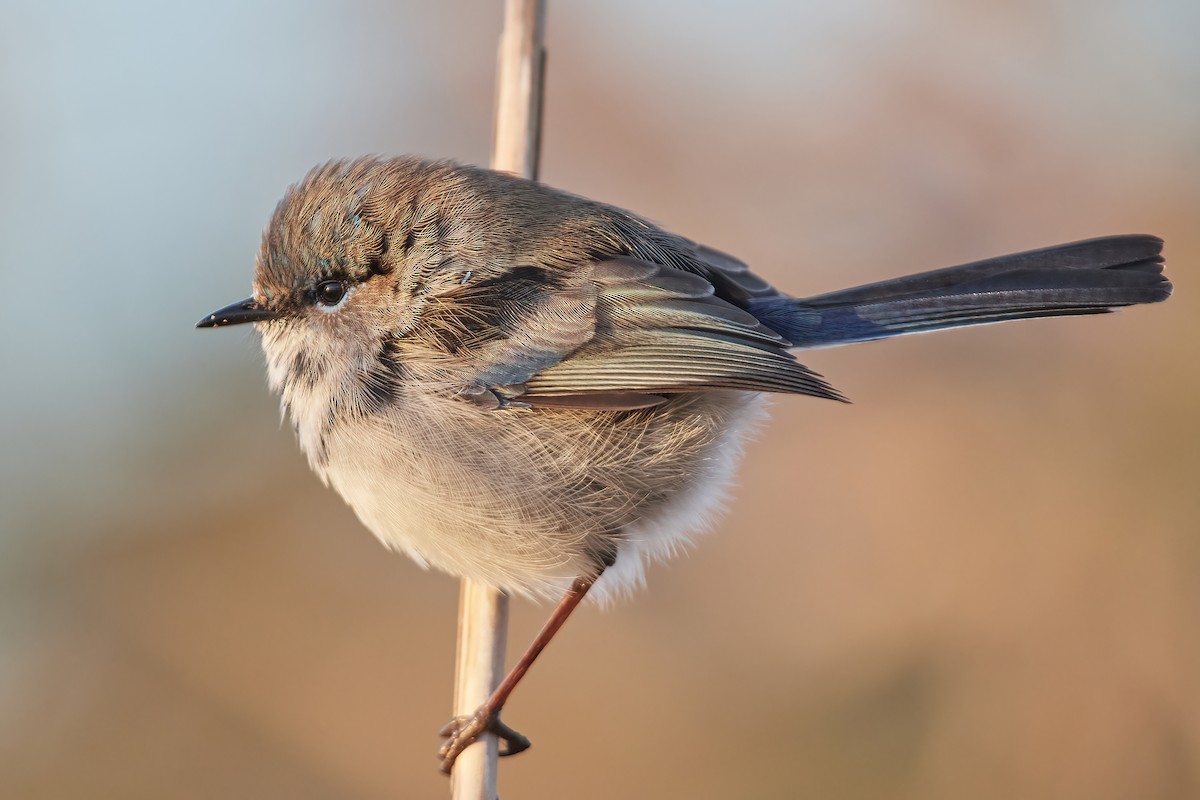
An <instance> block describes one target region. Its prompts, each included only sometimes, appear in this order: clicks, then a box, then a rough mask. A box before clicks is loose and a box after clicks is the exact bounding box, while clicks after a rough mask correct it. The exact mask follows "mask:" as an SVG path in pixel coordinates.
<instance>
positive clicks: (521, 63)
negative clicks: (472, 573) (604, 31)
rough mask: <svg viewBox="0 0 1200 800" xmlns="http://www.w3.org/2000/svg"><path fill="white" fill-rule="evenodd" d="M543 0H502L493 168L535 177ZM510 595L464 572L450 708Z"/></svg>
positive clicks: (495, 635) (489, 664)
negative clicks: (472, 579) (475, 579)
mask: <svg viewBox="0 0 1200 800" xmlns="http://www.w3.org/2000/svg"><path fill="white" fill-rule="evenodd" d="M545 19H546V0H506V2H505V6H504V30H503V32H502V33H501V35H500V50H499V55H498V64H497V77H496V126H495V132H494V139H493V143H492V168H493V169H498V170H503V171H505V172H512V173H515V174H517V175H522V176H524V177H526V178H536V177H537V172H538V155H539V150H540V145H541V116H542V84H543V76H544V67H545V63H546V51H545V48H544V47H543V39H544V36H545ZM507 637H508V596H507V595H505V594H503V593H501V592H497V591H495V590H493V589H490V588H488V587H486V586H481V585H479V584H477V583H475V582H473V581H470V580H467V579H463V582H462V591H461V593H460V595H459V608H458V657H457V663H456V668H455V681H454V713H455V715H462V716H465V715H469V714H472V713H474V711H475V709H476V708H478V707H479V706H480V705H482V704H483V702H484V701H485V700H487V698H488V696H489V695H490V694H491V693H492V690H493V689H495V688H496V687H497V686H498V685H499V684H500V681H501V680H503V678H504V649H505V642H506V640H507ZM497 752H498V743H497V741H496V737H495V736H494V735H492V734H485V735H484V736H481V737H480V739H479V741H477V742H476V743H475V744H473V745H471V746H470V747H468V748H467V749H466V750H464V751H463V753H462V754H461V755H460V756H459V757H458V761H457V762H455V765H454V772H453V774H452V775H451V776H450V791H451V796H452V797H453V799H454V800H496V797H497V794H496V772H497Z"/></svg>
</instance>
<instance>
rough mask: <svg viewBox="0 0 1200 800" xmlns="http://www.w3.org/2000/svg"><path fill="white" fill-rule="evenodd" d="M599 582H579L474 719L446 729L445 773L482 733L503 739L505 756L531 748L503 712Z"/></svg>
mask: <svg viewBox="0 0 1200 800" xmlns="http://www.w3.org/2000/svg"><path fill="white" fill-rule="evenodd" d="M595 582H596V578H595V577H590V578H576V579H575V582H574V583H572V584H571V588H570V589H568V590H567V593H566V595H565V596H563V599H562V600H560V601H559V603H558V605H557V606H556V607H555V608H554V612H553V613H552V614H551V615H550V619H548V620H546V624H545V625H544V626H542V629H541V631H539V632H538V635H537V636H536V637H535V638H534V640H533V644H531V645H529V649H528V650H526V651H525V655H523V656H521V659H520V660H519V661H517V664H516V666H514V667H513V668H512V671H510V672H509V673H508V675H507V676H505V678H504V680H503V681H501V682H500V685H499V686H497V687H496V691H494V692H492V695H491V697H489V698H488V699H487V701H486V702H485V703H484V704H483V705H481V706H480V707H479V708H478V709H477V710H476V711H475V713H474V714H472V715H471V716H469V717H456V718H455V719H453V720H451V721H450V723H449V724H448V725H446V727H444V728H442V730H441V731H440V733H441V735H442V736H445V737H447V739H446V742H445V744H443V745H442V747H441V749H440V750H438V758H440V759H442V772H444V773H446V774H447V775H449V774H450V770H451V769H453V768H454V762H455V760H456V759H457V758H458V754H459V753H461V752H462V751H463V750H466V749H467V747H468V746H469V745H470V744H471V743H472V742H474V741H475V740H476V739H477V738H479V735H480V734H482V733H494V734H496V735H497V736H498V737H499V738H500V740H501V741H502V742H503V743H504V745H505V747H504V749H503V750H501V751H500V755H502V756H511V755H515V754H516V753H519V752H521V751H522V750H525V749H527V748H528V747H529V740H528V739H526V738H525V737H524V736H522V735H521V734H519V733H517V732H516V731H514V730H513V729H512V728H510V727H508V726H507V725H505V724H504V723H503V722H501V721H500V709H502V708H504V704H505V703H506V702H508V696H509V695H510V694H512V690H513V689H515V688H517V684H518V683H520V682H521V678H523V677H525V673H526V672H528V671H529V667H530V666H531V665H532V664H533V662H534V660H536V659H537V657H538V656H539V655H540V654H541V652H542V651H543V650H545V649H546V645H548V644H550V640H551V639H553V638H554V634H556V633H558V629H559V628H561V627H562V626H563V623H564V622H566V621H567V617H569V616H571V612H572V611H574V610H575V607H576V606H577V605H579V602H580V601H581V600H583V596H584V595H585V594H587V592H588V589H591V588H592V585H593V584H594V583H595Z"/></svg>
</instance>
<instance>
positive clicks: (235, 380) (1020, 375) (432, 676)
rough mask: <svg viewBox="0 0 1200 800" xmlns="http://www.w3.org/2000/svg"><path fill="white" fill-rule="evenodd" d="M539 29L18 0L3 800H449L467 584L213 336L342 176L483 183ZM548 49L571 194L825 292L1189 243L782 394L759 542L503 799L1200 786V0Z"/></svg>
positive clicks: (771, 27) (648, 644)
mask: <svg viewBox="0 0 1200 800" xmlns="http://www.w3.org/2000/svg"><path fill="white" fill-rule="evenodd" d="M500 22H501V10H500V4H499V3H470V2H465V0H454V1H453V2H442V3H437V4H433V3H416V2H369V1H364V2H353V3H340V2H312V1H310V2H288V3H283V2H274V3H269V2H241V0H238V2H233V0H215V1H214V2H210V3H204V4H201V3H191V4H187V5H184V4H166V5H164V4H160V3H156V2H149V0H146V1H145V2H134V1H133V0H125V1H124V2H117V3H106V4H96V3H87V2H82V0H80V1H78V2H71V0H49V1H48V2H43V3H38V4H32V3H18V2H7V3H4V4H3V6H2V7H0V173H2V174H3V176H4V177H3V180H2V181H0V275H2V283H0V285H3V286H4V287H5V288H6V290H7V289H11V290H12V292H11V293H9V294H8V295H6V298H7V299H6V301H5V303H4V306H5V308H4V311H3V313H2V314H0V358H2V364H3V372H4V381H3V384H4V389H3V391H2V392H0V435H2V440H0V441H2V443H3V444H2V445H0V476H2V477H0V480H2V484H0V485H2V491H3V499H2V501H0V796H3V797H6V798H7V797H11V798H85V797H86V798H110V797H111V798H161V797H172V798H210V797H255V798H335V797H337V798H348V797H349V798H363V799H364V800H369V799H371V798H392V797H427V796H428V797H438V796H445V795H446V793H447V787H446V783H445V779H444V778H443V777H442V776H441V775H439V774H438V772H437V769H436V762H435V760H434V755H433V753H434V750H435V748H436V746H437V744H438V740H437V738H436V736H435V735H434V731H436V730H437V728H438V727H439V726H440V725H441V724H442V723H443V722H444V721H445V719H446V718H447V716H448V713H449V708H450V696H451V686H452V669H453V658H454V626H455V614H456V604H457V594H458V587H457V583H456V581H454V580H452V579H450V578H447V577H445V576H443V575H438V574H430V573H426V572H422V571H421V570H419V569H418V568H416V567H414V566H413V565H412V564H411V563H409V562H408V561H407V560H406V559H404V558H402V557H399V556H396V555H391V554H389V553H388V552H386V551H385V550H384V549H383V548H382V547H381V546H380V545H379V544H377V543H376V542H375V541H374V540H373V539H372V537H371V536H370V534H368V533H367V532H366V531H365V530H364V529H363V528H362V527H361V525H359V524H358V523H357V522H356V520H355V519H354V517H353V515H352V514H351V513H350V511H349V510H348V509H347V508H346V507H345V506H344V505H343V504H342V502H341V501H340V500H339V499H338V498H337V497H336V496H335V495H334V494H333V493H332V492H330V491H327V490H325V489H324V488H322V487H321V486H320V485H319V483H318V482H317V480H316V479H315V478H314V477H313V476H312V475H310V474H309V471H308V469H307V467H306V465H305V463H304V460H303V458H302V456H301V454H300V452H299V450H298V448H297V446H296V444H295V442H294V441H293V438H292V435H291V432H290V431H289V430H288V429H287V428H286V427H281V426H280V424H279V412H278V407H277V403H276V400H275V399H274V398H273V397H271V396H270V395H269V393H268V392H267V390H266V388H265V378H264V371H263V365H262V358H261V355H260V353H259V348H258V341H257V337H256V336H255V335H254V334H253V332H252V331H249V330H244V329H231V330H225V331H195V330H193V329H192V325H193V324H194V323H195V321H196V320H197V319H199V318H200V317H201V316H202V315H204V314H205V313H207V312H208V311H210V310H212V309H213V308H216V307H218V306H221V305H224V304H226V303H228V302H231V301H233V300H236V299H239V298H241V297H244V296H246V295H247V294H248V293H249V285H250V278H251V273H252V269H253V260H254V254H255V250H256V248H257V245H258V238H259V235H260V232H261V230H262V227H263V226H264V224H265V223H266V221H267V219H268V216H269V214H270V212H271V210H272V208H273V207H274V204H275V202H276V200H277V198H278V197H279V196H280V195H281V194H282V192H283V190H284V188H285V187H286V186H287V185H288V184H289V183H291V182H293V181H295V180H297V179H299V178H300V177H301V176H302V175H303V174H304V173H305V172H306V171H307V170H308V169H309V168H310V167H312V166H313V165H314V164H317V163H320V162H323V161H324V160H326V159H329V158H331V157H334V156H346V155H357V154H363V153H401V152H414V153H422V154H427V155H437V156H445V157H452V158H456V159H460V160H463V161H468V162H475V163H486V162H487V159H488V155H489V145H490V133H491V118H492V111H493V106H492V89H493V72H494V64H495V43H496V37H497V35H498V32H499V28H500ZM548 24H549V27H548V35H549V47H550V58H549V77H548V84H547V99H546V119H545V133H544V142H545V152H544V160H543V178H544V180H545V181H547V182H548V183H551V184H553V185H556V186H559V187H563V188H566V189H569V190H571V191H574V192H577V193H580V194H584V195H588V196H591V197H594V198H597V199H601V200H605V201H608V202H611V203H614V204H617V205H621V206H624V207H628V208H631V209H634V210H636V211H638V212H639V213H641V214H644V215H646V216H648V217H650V218H652V219H654V220H656V221H658V222H660V223H661V224H663V225H664V226H666V227H669V228H671V229H673V230H675V231H678V232H679V233H682V234H684V235H687V236H689V237H692V238H695V239H699V240H701V241H704V242H706V243H708V244H711V245H713V246H715V247H718V248H721V249H724V250H728V251H730V252H733V253H736V254H738V255H739V256H741V257H742V258H744V259H746V260H747V261H749V262H750V263H751V264H752V265H753V266H754V267H755V269H757V270H758V271H760V272H761V273H762V274H764V275H765V276H766V277H767V278H769V279H770V280H771V281H772V282H773V283H776V284H777V285H780V286H782V287H785V288H786V289H788V290H790V291H792V292H794V293H797V294H813V293H818V292H823V291H827V290H832V289H836V288H841V287H843V286H848V285H852V284H856V283H862V282H867V281H873V280H878V279H882V278H886V277H892V276H897V275H900V274H903V273H906V272H910V271H916V270H923V269H930V268H934V267H940V266H945V265H949V264H954V263H959V262H964V261H970V260H975V259H978V258H983V257H986V256H991V255H998V254H1001V253H1005V252H1010V251H1015V250H1022V249H1028V248H1032V247H1038V246H1043V245H1049V244H1053V243H1058V242H1062V241H1069V240H1073V239H1080V238H1085V237H1091V236H1097V235H1102V234H1109V233H1129V232H1147V233H1155V234H1158V235H1160V236H1163V237H1164V238H1165V239H1166V241H1167V247H1166V255H1167V261H1168V271H1169V274H1170V275H1171V277H1172V278H1173V279H1174V280H1175V282H1176V285H1177V287H1178V293H1177V294H1178V296H1177V297H1175V298H1174V299H1172V300H1171V301H1170V302H1168V303H1166V304H1165V305H1163V306H1159V307H1153V308H1137V309H1132V310H1129V311H1126V312H1124V313H1121V314H1116V315H1111V316H1106V317H1096V318H1084V319H1068V320H1047V321H1035V322H1030V323H1022V324H1019V325H1011V326H999V327H985V328H982V329H974V330H968V331H961V332H957V333H953V334H943V335H938V336H927V337H911V338H908V339H902V340H896V341H891V342H882V343H875V344H868V345H863V346H859V347H856V348H849V349H844V350H836V351H833V350H825V351H817V352H813V353H810V354H808V355H807V356H805V358H804V360H805V361H806V363H808V364H809V365H810V366H812V367H813V368H814V369H817V370H818V371H820V372H822V373H823V374H825V375H826V376H827V377H828V378H829V379H830V380H831V381H832V382H833V383H834V385H836V386H838V387H839V388H841V389H842V390H843V391H845V392H846V393H847V394H848V395H849V396H850V397H851V398H852V399H853V400H854V401H855V405H852V406H842V405H839V404H835V403H826V402H818V401H814V400H810V399H805V398H783V399H780V400H778V401H777V402H776V403H775V413H774V419H773V421H772V423H771V425H770V426H769V428H768V429H767V430H766V432H765V433H764V434H763V435H762V436H761V437H760V440H759V441H758V442H757V443H756V444H755V445H754V446H753V447H751V448H750V450H749V452H748V454H747V458H746V464H745V467H744V469H743V470H742V472H741V482H740V486H739V488H738V489H737V491H736V493H735V495H734V499H733V501H732V502H731V503H730V510H729V513H728V515H727V516H726V517H725V519H724V521H723V522H722V523H721V524H720V525H719V527H718V529H717V530H716V531H714V532H713V533H712V534H710V535H709V536H707V537H706V538H704V539H703V540H702V542H701V544H700V546H699V547H698V548H697V549H696V550H695V551H694V552H693V553H692V554H691V555H689V556H688V557H686V558H683V559H680V560H678V561H676V562H675V563H673V564H672V565H670V566H669V567H659V568H656V569H654V570H653V571H652V573H651V580H650V589H649V591H646V592H643V593H641V594H640V595H639V596H638V597H636V599H634V600H633V601H631V602H626V603H624V604H622V605H620V606H619V607H617V608H614V609H611V610H608V611H604V612H601V611H600V610H597V609H594V608H590V609H586V610H585V611H583V612H582V613H580V614H579V615H578V616H577V617H575V618H574V619H572V620H571V623H570V624H569V625H568V626H567V627H566V629H565V630H564V632H563V634H562V635H561V637H560V638H559V639H558V640H557V641H556V642H555V643H554V645H553V646H552V647H551V648H550V650H549V651H547V654H546V655H545V657H544V659H543V660H542V661H540V662H539V663H538V665H537V667H536V668H535V669H534V670H533V672H532V674H531V677H530V680H529V681H528V683H527V684H525V685H523V686H522V687H521V688H520V689H519V690H518V691H517V693H516V694H515V695H514V699H513V701H512V703H511V704H510V706H509V708H508V710H507V712H506V719H507V720H508V721H509V722H511V723H512V724H513V725H514V726H516V727H517V728H518V729H520V730H522V731H524V732H525V733H527V734H528V735H529V736H530V737H531V738H532V739H533V741H534V748H533V749H532V750H531V751H530V752H529V753H527V754H525V755H523V756H521V757H520V758H516V759H513V760H511V761H507V762H504V764H503V766H502V772H501V792H502V794H503V795H504V796H506V797H528V798H551V797H563V796H571V797H579V798H608V797H661V796H684V795H686V796H689V797H702V798H708V797H712V798H717V797H731V796H733V797H768V798H775V797H778V798H791V797H821V798H878V797H889V798H962V797H971V798H984V799H985V800H986V799H987V798H998V799H999V798H1014V797H1020V798H1089V800H1097V799H1107V798H1186V797H1197V796H1200V485H1198V483H1200V414H1198V413H1197V409H1198V401H1197V397H1200V359H1198V358H1197V342H1198V341H1200V321H1198V320H1200V299H1197V298H1198V297H1200V293H1198V292H1197V291H1196V289H1195V287H1194V285H1193V284H1194V281H1193V278H1192V276H1193V275H1195V271H1196V265H1197V264H1200V226H1198V225H1197V219H1198V215H1200V158H1198V156H1200V56H1198V55H1197V51H1196V48H1195V38H1196V33H1197V31H1200V5H1198V4H1196V3H1195V2H1191V1H1190V0H1053V1H1043V2H1014V0H1003V2H1001V1H1000V0H994V1H993V0H980V1H979V2H970V3H962V2H951V1H950V0H912V2H907V3H891V2H884V0H850V1H849V2H839V3H833V2H822V3H817V2H760V3H751V2H737V3H733V2H714V3H706V4H695V3H686V2H682V0H672V1H671V2H659V3H653V4H651V3H639V2H634V1H633V0H616V1H614V2H608V3H603V4H594V3H584V2H579V1H578V0H551V3H550V14H549V23H548ZM18 289H19V290H20V291H17V290H18ZM547 613H548V609H547V608H545V607H537V606H533V605H530V604H529V603H526V602H524V601H516V602H514V605H513V617H514V620H513V627H512V634H511V639H510V647H509V651H510V655H512V654H513V653H515V652H516V651H518V650H519V649H520V648H523V647H524V644H525V643H526V642H527V641H528V639H529V638H530V637H531V636H532V634H533V632H534V631H535V630H536V628H537V627H538V626H539V625H540V624H541V622H542V620H543V619H544V617H545V615H546V614H547Z"/></svg>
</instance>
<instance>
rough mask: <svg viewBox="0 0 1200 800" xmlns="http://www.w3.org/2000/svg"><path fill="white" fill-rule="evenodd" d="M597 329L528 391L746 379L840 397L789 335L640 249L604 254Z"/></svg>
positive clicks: (684, 387) (672, 389)
mask: <svg viewBox="0 0 1200 800" xmlns="http://www.w3.org/2000/svg"><path fill="white" fill-rule="evenodd" d="M592 275H593V280H594V281H595V283H596V285H597V286H598V287H599V294H598V297H597V302H596V334H595V337H594V338H593V339H592V340H591V341H590V342H588V343H587V344H586V345H584V346H583V347H581V348H579V349H578V350H577V351H575V352H574V353H573V354H572V355H571V356H570V357H568V358H565V359H563V360H562V361H561V362H559V363H557V364H555V365H553V366H550V367H547V368H546V369H544V370H542V371H540V372H538V373H537V374H536V375H533V376H532V377H530V378H529V380H528V381H526V382H525V394H524V395H522V396H521V397H520V398H518V399H520V400H522V401H524V402H530V403H534V402H536V398H538V397H552V396H553V397H563V396H574V395H586V394H590V393H606V394H610V393H614V392H617V393H621V392H638V393H648V394H654V393H659V392H665V393H676V392H693V391H703V390H706V389H740V390H745V391H761V392H789V393H798V394H808V395H813V396H816V397H826V398H830V399H836V400H842V399H844V398H842V396H841V395H840V394H838V392H837V391H836V390H834V389H833V388H832V387H830V386H829V385H828V384H827V383H825V382H824V381H823V380H822V379H821V377H820V376H819V375H817V374H816V373H814V372H812V371H811V370H809V369H808V368H806V367H805V366H804V365H802V364H800V363H798V362H797V361H796V359H795V358H794V357H793V356H792V355H791V353H789V352H788V351H787V349H786V348H787V342H785V341H784V340H782V339H781V338H780V337H779V335H778V334H776V333H775V332H773V331H771V330H770V329H769V328H766V327H765V326H763V325H762V324H761V323H759V321H758V320H757V319H756V318H755V317H754V316H752V315H751V314H749V313H748V312H745V311H743V310H741V309H739V308H737V307H736V306H734V305H731V304H730V303H728V302H726V301H725V300H723V299H721V298H720V297H717V296H716V295H715V294H714V291H713V287H712V285H711V284H709V283H708V282H707V281H706V280H704V279H703V278H700V277H699V276H697V275H694V274H690V273H686V272H683V271H681V270H678V269H675V268H673V267H666V266H661V265H657V264H649V263H647V262H643V261H637V260H634V259H617V260H613V261H604V262H597V263H596V264H595V265H594V266H593V271H592Z"/></svg>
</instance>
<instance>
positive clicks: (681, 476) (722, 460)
mask: <svg viewBox="0 0 1200 800" xmlns="http://www.w3.org/2000/svg"><path fill="white" fill-rule="evenodd" d="M763 407H764V401H763V399H762V398H761V396H760V395H756V394H751V393H742V392H710V393H704V394H692V395H681V396H679V397H677V398H675V399H673V400H672V401H670V402H669V403H667V404H664V405H663V406H659V407H657V408H654V409H645V410H641V411H632V412H584V411H563V410H553V411H551V410H537V411H532V410H516V409H506V410H502V411H483V410H480V409H478V408H476V407H474V406H472V405H470V404H467V403H464V402H462V401H459V400H455V399H452V398H446V397H437V396H430V395H427V394H421V393H415V392H414V393H411V394H408V395H406V396H403V397H402V398H400V399H399V400H398V402H396V403H394V404H392V405H391V406H389V408H388V409H387V411H386V413H380V414H376V415H373V416H371V417H367V418H361V419H357V420H353V421H348V422H341V423H339V424H337V425H335V426H334V427H333V428H332V429H331V430H330V431H329V432H327V434H326V435H325V436H324V441H323V442H322V443H321V446H322V447H323V449H324V454H323V462H324V463H323V464H322V465H320V466H318V467H317V468H318V471H320V472H322V473H323V475H324V477H326V478H327V480H328V481H329V483H330V484H332V485H333V486H334V488H335V489H337V491H338V492H339V493H340V494H341V495H342V497H343V498H345V500H346V502H347V503H349V504H350V506H351V507H352V508H354V510H355V511H356V512H357V514H358V516H359V518H360V519H361V520H362V521H363V523H364V524H365V525H366V526H367V527H368V528H369V529H370V530H371V531H372V532H373V533H375V535H376V536H378V537H379V538H380V539H381V540H382V541H383V542H384V543H386V544H387V545H389V546H391V547H394V548H396V549H398V550H401V551H403V552H405V553H407V554H408V555H410V556H412V557H413V558H414V559H415V560H417V561H418V562H419V563H422V564H427V565H430V566H434V567H437V568H438V569H441V570H444V571H446V572H448V573H450V574H453V575H460V576H468V577H471V578H473V579H476V580H479V581H482V582H485V583H488V584H491V585H493V586H496V587H499V588H502V589H505V590H507V591H510V592H515V593H519V594H525V595H539V596H550V597H557V596H558V595H560V594H561V592H562V591H564V590H565V589H566V587H567V585H569V583H570V581H571V580H572V579H573V578H575V577H577V576H579V575H582V574H586V573H588V572H595V571H596V570H597V567H598V564H600V563H607V562H609V561H612V559H613V558H614V557H615V562H613V563H612V566H611V567H610V568H609V569H608V570H607V571H606V572H605V574H604V577H603V578H602V579H601V581H600V583H599V584H598V585H597V590H596V591H595V595H596V597H597V598H598V599H603V598H604V597H605V596H607V595H611V594H613V593H617V592H621V591H623V590H627V589H629V588H631V587H633V586H636V585H637V584H638V583H640V582H641V580H642V576H643V571H644V568H645V566H646V564H647V563H648V562H649V561H651V560H654V559H660V558H664V557H666V556H669V555H670V554H672V553H673V552H675V551H676V550H678V549H679V547H680V546H681V545H682V544H684V543H685V542H686V541H687V540H688V538H689V537H690V536H692V535H693V534H695V533H697V532H698V531H699V530H700V529H702V528H703V527H704V525H705V524H706V523H707V521H708V519H709V517H710V515H711V514H712V513H713V512H714V511H715V510H716V509H717V508H718V507H719V506H720V503H721V500H722V498H723V490H724V488H725V487H726V486H727V485H728V483H729V481H730V480H731V478H732V474H733V470H734V467H735V465H736V461H737V457H738V455H739V451H740V448H741V445H742V442H743V441H744V439H745V437H746V435H747V433H749V431H750V430H751V429H752V428H753V427H754V424H755V423H756V422H757V421H758V420H759V419H761V417H762V416H763V414H762V410H763Z"/></svg>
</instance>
